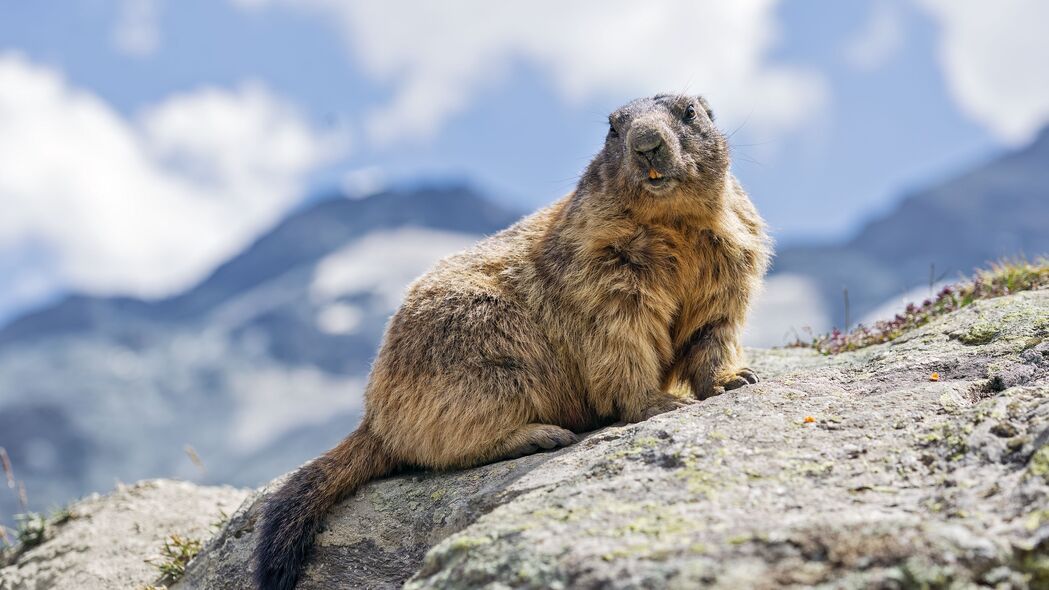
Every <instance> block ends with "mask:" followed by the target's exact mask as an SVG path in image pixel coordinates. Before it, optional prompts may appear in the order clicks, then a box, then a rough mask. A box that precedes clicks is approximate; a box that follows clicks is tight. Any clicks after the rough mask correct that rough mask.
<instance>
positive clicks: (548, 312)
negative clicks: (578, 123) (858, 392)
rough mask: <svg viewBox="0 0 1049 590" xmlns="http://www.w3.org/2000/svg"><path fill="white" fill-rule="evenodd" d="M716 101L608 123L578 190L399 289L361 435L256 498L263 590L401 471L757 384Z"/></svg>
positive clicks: (747, 240) (738, 212) (653, 104)
mask: <svg viewBox="0 0 1049 590" xmlns="http://www.w3.org/2000/svg"><path fill="white" fill-rule="evenodd" d="M769 256H770V242H769V239H768V237H767V236H766V233H765V229H764V223H763V221H762V220H761V218H760V217H759V216H758V214H757V212H756V210H755V209H754V206H753V205H752V204H751V202H750V200H749V199H748V197H747V195H746V193H744V191H743V189H742V188H741V187H740V184H739V182H738V181H737V180H736V179H735V177H734V176H733V175H732V174H731V173H730V172H729V148H728V145H727V142H726V138H725V136H724V135H722V134H721V133H720V132H719V131H718V129H717V128H716V127H715V125H714V122H713V115H712V113H711V111H710V107H709V105H708V104H707V102H706V100H704V99H703V98H702V97H696V96H680V95H667V94H662V95H657V96H654V97H652V98H642V99H638V100H635V101H633V102H631V103H630V104H628V105H626V106H624V107H622V108H620V109H618V110H616V111H615V112H613V113H612V114H611V115H610V116H609V128H608V135H607V137H606V138H605V144H604V147H603V148H602V149H601V151H600V152H599V153H598V154H597V156H596V157H595V158H594V159H593V161H592V162H591V163H590V165H589V166H588V167H587V169H586V171H585V172H584V174H583V176H582V178H581V179H580V181H579V184H578V186H577V187H576V189H575V191H573V192H572V193H571V194H569V195H568V196H566V197H564V198H562V199H561V200H560V201H558V202H556V203H554V204H553V205H551V206H549V207H547V208H545V209H542V210H540V211H538V212H537V213H535V214H533V215H531V216H529V217H526V218H524V219H522V220H521V221H519V222H518V223H516V224H514V225H513V226H511V227H509V228H507V229H505V230H503V231H501V232H499V233H497V234H495V235H493V236H491V237H489V238H487V239H485V240H483V241H481V242H480V243H479V244H477V245H476V246H475V247H474V248H472V249H470V250H467V251H466V252H463V253H460V254H456V255H453V256H451V257H449V258H446V259H445V260H443V261H441V262H440V263H438V264H437V265H436V267H435V268H433V269H432V270H431V271H429V272H428V273H426V274H425V275H423V276H422V277H421V278H419V279H418V280H416V281H415V283H413V284H412V285H411V287H410V288H409V289H408V293H407V295H406V297H405V300H404V303H403V304H402V305H401V308H400V310H398V311H397V313H396V314H395V315H394V316H393V318H392V319H391V320H390V322H389V325H388V326H387V329H386V334H385V337H384V341H383V343H382V346H381V349H380V351H379V355H378V357H377V358H376V360H375V364H374V366H373V368H372V372H371V377H370V380H369V383H368V385H367V388H366V391H365V414H364V418H363V420H362V421H361V424H360V426H359V427H358V428H357V430H356V431H355V432H353V433H352V434H350V435H349V436H348V437H347V438H346V439H345V440H343V441H342V442H341V443H339V445H338V446H336V447H335V448H334V449H332V450H330V451H328V452H327V453H325V454H324V455H322V456H321V457H320V458H318V459H316V460H315V461H313V462H311V463H308V464H306V465H304V466H303V467H302V468H300V469H299V470H298V471H297V472H295V473H294V474H293V475H292V476H291V477H290V478H289V479H288V480H287V483H285V484H284V486H283V487H282V488H280V490H279V491H277V492H276V493H274V494H273V495H272V496H271V497H270V498H269V500H268V501H267V502H266V503H265V505H264V507H263V511H262V515H261V525H260V532H259V540H258V544H257V546H256V548H255V568H256V569H255V579H256V582H257V584H258V586H259V588H261V589H264V590H268V589H281V590H289V589H291V588H293V587H294V586H295V583H296V580H297V579H298V576H299V573H300V570H301V569H302V567H303V565H304V562H305V560H306V558H307V555H308V553H309V550H310V547H311V545H312V543H313V538H314V536H315V534H316V532H317V530H318V529H319V528H320V526H321V524H322V522H323V519H324V517H325V514H326V512H327V511H328V510H329V509H330V508H331V507H332V506H333V505H334V504H335V503H336V502H337V501H339V500H340V499H341V498H343V497H345V496H346V495H347V494H350V493H352V492H353V491H355V490H356V489H357V488H358V487H360V486H361V485H362V484H364V483H365V482H367V481H369V480H371V479H373V478H376V477H380V476H382V475H385V474H388V473H390V472H391V471H393V470H394V469H396V468H398V467H402V466H417V467H424V468H431V469H453V468H463V467H469V466H472V465H478V464H482V463H486V462H491V461H497V460H500V459H505V458H510V457H518V456H521V455H524V454H528V453H533V452H536V451H538V450H541V449H553V448H555V447H561V446H565V445H569V444H571V443H573V442H574V441H575V440H576V433H579V432H584V431H587V430H591V429H593V428H595V427H597V426H600V425H602V424H607V423H610V422H613V421H615V420H617V419H618V420H622V421H625V422H637V421H640V420H644V419H646V418H648V417H650V416H653V415H656V414H659V413H662V412H666V411H669V410H673V409H675V408H678V407H681V406H683V405H685V404H687V403H692V402H693V400H692V399H686V398H682V397H679V396H677V395H675V394H673V393H671V387H672V386H673V385H675V384H677V383H683V384H687V385H688V386H690V387H691V391H692V394H693V395H694V398H695V399H699V400H702V399H705V398H707V397H710V396H713V395H717V394H719V393H722V392H724V391H725V390H728V389H734V388H737V387H740V386H742V385H746V384H747V383H754V382H756V381H757V377H756V376H755V374H754V373H753V372H752V371H750V370H749V369H747V368H744V367H743V366H742V364H741V352H742V351H741V347H740V342H739V340H740V331H741V329H742V327H743V322H744V318H745V316H746V312H747V306H748V303H749V302H750V300H751V298H752V296H753V294H754V293H755V291H756V290H757V289H758V288H759V287H760V284H761V280H762V277H763V275H764V273H765V270H766V267H767V266H768V260H769Z"/></svg>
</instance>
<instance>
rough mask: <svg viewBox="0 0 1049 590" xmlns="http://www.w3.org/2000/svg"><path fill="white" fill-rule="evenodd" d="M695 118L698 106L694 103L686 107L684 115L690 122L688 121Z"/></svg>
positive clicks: (686, 120)
mask: <svg viewBox="0 0 1049 590" xmlns="http://www.w3.org/2000/svg"><path fill="white" fill-rule="evenodd" d="M695 118H696V107H694V106H692V105H688V108H687V109H685V116H684V120H685V122H686V123H688V122H690V121H692V120H693V119H695Z"/></svg>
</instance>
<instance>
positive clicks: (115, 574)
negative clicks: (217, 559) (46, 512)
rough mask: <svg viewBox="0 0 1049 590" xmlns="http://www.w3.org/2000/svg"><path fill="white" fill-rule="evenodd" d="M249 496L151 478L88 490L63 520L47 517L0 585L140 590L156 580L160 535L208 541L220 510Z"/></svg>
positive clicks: (22, 589) (5, 589) (27, 589)
mask: <svg viewBox="0 0 1049 590" xmlns="http://www.w3.org/2000/svg"><path fill="white" fill-rule="evenodd" d="M247 495H248V492H247V490H238V489H235V488H230V487H201V486H195V485H193V484H190V483H185V482H175V481H166V480H151V481H143V482H140V483H137V484H135V485H133V486H130V487H125V486H121V487H119V488H118V489H117V490H116V491H115V492H113V493H111V494H108V495H106V496H98V495H95V496H91V497H89V498H86V499H84V500H81V501H79V502H76V503H75V504H73V505H71V506H70V507H69V508H68V514H66V515H64V516H63V517H62V519H61V520H62V522H60V523H55V522H52V523H50V524H49V525H48V526H47V527H46V529H45V531H46V539H47V540H46V541H45V542H44V543H42V544H40V545H37V546H36V547H33V548H31V549H28V550H27V551H25V552H22V553H20V554H19V555H18V557H17V560H16V561H15V562H14V563H12V564H10V565H7V567H3V568H2V569H0V590H38V589H39V590H43V589H45V588H77V589H78V590H112V589H115V588H129V589H135V590H139V589H141V588H143V587H146V586H147V585H150V584H154V583H159V582H160V573H159V571H158V569H157V567H156V565H154V564H153V563H151V562H158V563H159V561H160V560H159V554H160V551H161V548H162V546H163V544H164V540H165V539H166V538H168V537H170V536H171V535H180V536H182V537H184V538H189V539H207V538H208V537H210V536H211V535H212V534H213V533H214V532H215V531H214V527H213V525H214V524H215V523H216V522H218V521H220V520H221V518H222V514H223V513H227V514H228V513H232V512H233V511H234V510H236V508H237V506H239V505H240V503H241V502H243V501H244V499H245V497H247ZM147 560H148V561H147ZM3 565H4V560H3V559H2V556H0V566H3Z"/></svg>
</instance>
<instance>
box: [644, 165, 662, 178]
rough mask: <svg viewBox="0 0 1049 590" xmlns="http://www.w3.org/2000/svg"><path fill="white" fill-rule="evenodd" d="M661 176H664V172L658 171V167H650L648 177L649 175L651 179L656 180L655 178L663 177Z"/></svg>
mask: <svg viewBox="0 0 1049 590" xmlns="http://www.w3.org/2000/svg"><path fill="white" fill-rule="evenodd" d="M661 176H663V175H662V174H660V173H659V172H656V169H655V168H649V169H648V177H649V178H650V179H652V180H655V179H657V178H659V177H661Z"/></svg>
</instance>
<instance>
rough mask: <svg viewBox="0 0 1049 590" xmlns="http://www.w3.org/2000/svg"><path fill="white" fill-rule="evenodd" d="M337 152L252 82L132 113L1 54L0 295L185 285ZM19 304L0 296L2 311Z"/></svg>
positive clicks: (251, 232)
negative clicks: (42, 288)
mask: <svg viewBox="0 0 1049 590" xmlns="http://www.w3.org/2000/svg"><path fill="white" fill-rule="evenodd" d="M340 149H341V144H340V142H338V141H336V140H335V138H333V137H330V136H327V135H325V134H322V133H319V132H317V131H315V130H314V129H312V128H311V127H310V126H309V125H307V124H306V123H305V122H304V121H303V120H302V118H301V117H300V116H299V115H298V114H297V113H296V112H295V111H294V110H293V109H292V108H291V107H290V106H289V105H287V104H285V103H284V102H282V101H281V100H280V99H279V98H277V97H275V96H273V95H272V94H271V93H270V92H268V91H267V90H266V89H265V88H263V87H261V86H259V85H254V84H245V85H243V86H241V87H240V88H238V89H236V90H234V91H230V90H220V89H203V90H199V91H196V92H191V93H186V94H182V95H178V96H173V97H170V98H168V99H166V100H164V101H163V102H161V103H160V104H157V105H155V106H152V107H150V108H148V109H146V110H144V111H143V112H141V113H140V114H139V115H138V116H137V117H136V118H134V119H132V120H129V119H126V118H124V117H123V116H121V115H120V114H119V113H117V112H116V111H114V110H113V109H112V108H111V107H110V106H109V105H108V104H106V103H105V102H104V101H102V100H101V99H100V98H98V97H97V96H95V95H93V94H91V93H89V92H86V91H84V90H81V89H77V88H75V87H72V86H71V85H70V84H69V83H68V82H67V81H66V80H64V79H63V78H62V76H61V75H60V74H59V73H57V72H55V71H53V70H51V69H49V68H46V67H43V66H40V65H36V64H33V63H31V62H29V61H28V60H26V59H24V58H22V57H20V56H19V55H16V54H10V53H8V54H3V53H0V201H2V202H3V204H4V212H3V214H2V215H0V269H7V272H5V273H4V274H3V275H0V281H3V284H2V286H0V293H8V292H12V293H17V292H19V291H22V292H25V291H30V292H34V293H36V292H38V291H39V288H35V287H34V285H37V286H39V285H45V286H50V287H51V288H52V289H53V288H72V289H77V290H84V291H88V292H95V293H115V292H119V293H131V294H136V295H162V294H167V293H170V292H172V291H174V290H177V289H181V288H184V287H186V286H187V285H188V284H190V283H192V282H194V281H196V280H198V279H199V278H201V276H202V275H203V274H204V273H205V272H207V271H208V270H209V269H210V268H211V267H213V266H214V265H215V264H216V263H217V262H219V261H220V260H222V259H223V258H225V257H227V256H229V255H231V254H233V253H235V252H236V251H237V250H238V249H240V248H242V247H243V246H244V245H245V244H246V242H247V241H249V240H250V239H252V238H253V237H254V236H255V235H256V234H257V232H258V231H260V230H261V229H262V228H264V227H266V226H268V225H269V224H271V223H273V222H275V221H276V219H277V218H278V217H279V216H280V215H281V214H282V213H283V212H284V211H285V210H286V209H287V208H288V207H289V206H290V205H291V204H293V203H294V202H295V201H296V199H297V198H298V197H300V196H301V191H302V189H303V183H304V179H305V175H306V174H308V173H309V172H310V171H311V170H312V169H314V168H315V167H316V166H318V165H320V164H322V163H323V162H325V161H327V160H328V159H329V158H331V157H333V156H334V155H335V154H337V153H338V151H339V150H340ZM27 253H32V254H34V255H33V256H32V257H31V258H32V260H33V262H32V263H31V264H26V263H25V262H24V260H25V258H26V254H27ZM19 302H20V301H19V300H12V299H10V298H8V297H7V296H6V295H2V294H0V311H3V308H4V307H8V308H10V307H11V306H14V305H17V304H18V303H19Z"/></svg>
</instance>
